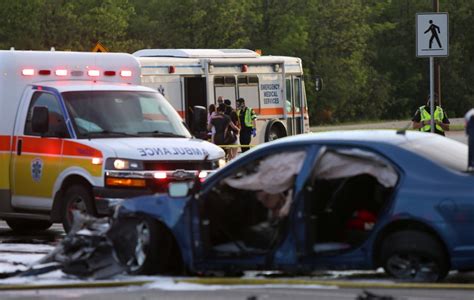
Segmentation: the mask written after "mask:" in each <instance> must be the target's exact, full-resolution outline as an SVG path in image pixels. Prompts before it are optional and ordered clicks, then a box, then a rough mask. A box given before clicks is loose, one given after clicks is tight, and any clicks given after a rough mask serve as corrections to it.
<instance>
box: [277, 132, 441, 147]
mask: <svg viewBox="0 0 474 300" xmlns="http://www.w3.org/2000/svg"><path fill="white" fill-rule="evenodd" d="M443 138H444V137H442V136H440V135H437V134H433V133H425V132H419V131H403V132H402V133H397V130H345V131H325V132H317V133H308V134H300V135H295V136H291V137H285V138H282V139H278V140H276V141H275V142H274V143H273V145H276V144H285V143H311V142H322V141H324V142H341V141H344V142H369V143H370V142H372V143H373V142H376V143H384V144H392V145H401V144H405V143H409V142H414V141H417V140H419V139H424V140H426V139H434V140H436V139H443Z"/></svg>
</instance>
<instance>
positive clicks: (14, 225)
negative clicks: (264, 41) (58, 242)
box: [5, 219, 53, 232]
mask: <svg viewBox="0 0 474 300" xmlns="http://www.w3.org/2000/svg"><path fill="white" fill-rule="evenodd" d="M5 222H7V225H8V227H10V228H11V229H12V230H13V231H15V232H31V231H42V230H46V229H48V228H49V227H51V225H53V224H52V223H51V222H49V221H46V220H26V219H8V220H5Z"/></svg>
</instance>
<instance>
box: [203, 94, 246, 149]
mask: <svg viewBox="0 0 474 300" xmlns="http://www.w3.org/2000/svg"><path fill="white" fill-rule="evenodd" d="M224 111H225V104H223V103H222V104H221V105H219V106H218V107H217V113H216V115H215V116H214V117H212V118H211V122H210V123H209V125H208V126H207V129H208V130H211V128H212V126H214V128H215V130H216V132H215V133H214V144H216V145H231V144H233V143H234V142H235V141H236V139H237V137H236V135H234V134H233V130H234V131H237V132H239V128H237V126H235V124H234V123H233V122H232V121H231V120H230V117H229V116H227V115H225V114H224ZM226 153H229V151H226Z"/></svg>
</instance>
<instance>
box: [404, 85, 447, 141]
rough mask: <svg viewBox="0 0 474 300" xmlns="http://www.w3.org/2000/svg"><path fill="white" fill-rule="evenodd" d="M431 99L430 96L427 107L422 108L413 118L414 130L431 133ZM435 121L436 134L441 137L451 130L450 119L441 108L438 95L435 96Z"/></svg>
mask: <svg viewBox="0 0 474 300" xmlns="http://www.w3.org/2000/svg"><path fill="white" fill-rule="evenodd" d="M430 111H431V110H430V97H429V95H428V100H427V101H426V105H423V106H420V107H419V108H418V109H417V111H416V112H415V115H414V116H413V119H412V122H413V129H419V130H420V131H423V132H431V114H430ZM434 121H435V133H437V134H440V135H445V134H444V132H445V131H448V130H449V124H450V122H449V119H448V116H447V115H446V112H444V110H443V109H442V108H441V106H439V99H438V95H436V94H435V111H434Z"/></svg>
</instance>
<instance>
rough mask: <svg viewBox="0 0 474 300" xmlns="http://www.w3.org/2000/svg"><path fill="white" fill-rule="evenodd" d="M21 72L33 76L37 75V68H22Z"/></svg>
mask: <svg viewBox="0 0 474 300" xmlns="http://www.w3.org/2000/svg"><path fill="white" fill-rule="evenodd" d="M21 74H22V75H23V76H33V75H35V70H33V69H23V70H21Z"/></svg>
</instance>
